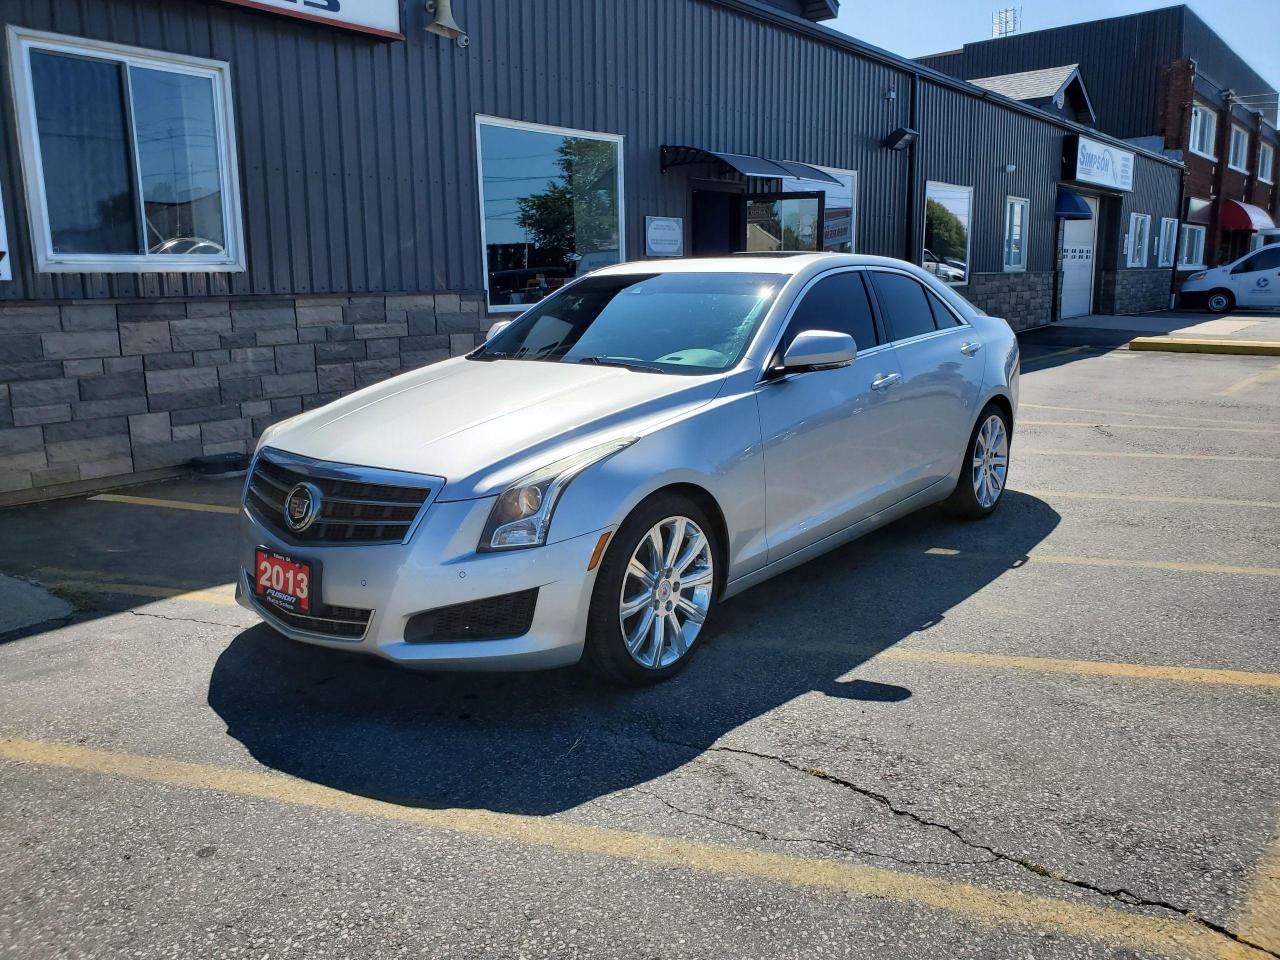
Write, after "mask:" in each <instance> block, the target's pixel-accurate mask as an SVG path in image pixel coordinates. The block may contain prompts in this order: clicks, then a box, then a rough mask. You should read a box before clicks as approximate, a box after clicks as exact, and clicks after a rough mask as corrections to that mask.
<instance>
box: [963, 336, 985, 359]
mask: <svg viewBox="0 0 1280 960" xmlns="http://www.w3.org/2000/svg"><path fill="white" fill-rule="evenodd" d="M981 349H982V344H981V343H979V342H978V341H977V340H966V341H965V342H964V343H962V344H960V352H961V353H963V354H964V355H965V356H966V357H972V356H973V355H974V354H975V353H977V352H978V351H979V350H981Z"/></svg>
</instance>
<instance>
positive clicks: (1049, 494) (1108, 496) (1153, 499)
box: [1010, 487, 1280, 510]
mask: <svg viewBox="0 0 1280 960" xmlns="http://www.w3.org/2000/svg"><path fill="white" fill-rule="evenodd" d="M1010 489H1015V490H1016V491H1017V492H1018V493H1025V494H1026V495H1027V496H1029V497H1041V498H1043V499H1045V500H1051V499H1058V500H1117V501H1121V502H1124V501H1133V502H1135V503H1181V504H1188V505H1191V506H1205V507H1244V508H1249V507H1256V508H1259V509H1268V510H1276V509H1280V501H1276V500H1233V499H1231V498H1228V497H1161V496H1154V495H1147V494H1140V493H1090V492H1087V491H1083V490H1037V489H1023V488H1021V487H1017V488H1013V487H1011V488H1010Z"/></svg>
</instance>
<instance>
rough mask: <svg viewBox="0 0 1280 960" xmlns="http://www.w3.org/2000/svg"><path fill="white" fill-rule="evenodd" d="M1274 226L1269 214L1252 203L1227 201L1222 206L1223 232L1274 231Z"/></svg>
mask: <svg viewBox="0 0 1280 960" xmlns="http://www.w3.org/2000/svg"><path fill="white" fill-rule="evenodd" d="M1275 226H1276V223H1275V221H1274V220H1272V219H1271V214H1269V213H1267V211H1265V210H1263V209H1262V208H1261V207H1255V206H1254V205H1253V204H1252V203H1245V202H1244V201H1242V200H1227V201H1225V202H1224V203H1223V204H1222V229H1223V230H1274V229H1275Z"/></svg>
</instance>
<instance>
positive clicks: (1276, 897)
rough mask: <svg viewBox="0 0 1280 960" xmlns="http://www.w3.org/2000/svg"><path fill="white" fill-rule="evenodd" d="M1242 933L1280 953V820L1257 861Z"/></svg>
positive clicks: (1243, 918)
mask: <svg viewBox="0 0 1280 960" xmlns="http://www.w3.org/2000/svg"><path fill="white" fill-rule="evenodd" d="M1240 935H1241V936H1243V937H1245V938H1246V939H1247V940H1248V941H1249V942H1250V943H1256V944H1259V945H1260V946H1263V947H1265V948H1266V949H1268V950H1270V951H1271V952H1272V953H1276V954H1280V822H1277V823H1276V827H1275V832H1274V833H1273V834H1272V836H1271V841H1270V843H1268V844H1267V849H1266V851H1265V852H1264V853H1263V855H1262V861H1261V862H1260V863H1259V864H1258V876H1257V879H1256V880H1254V884H1253V892H1252V894H1251V895H1250V897H1249V902H1248V903H1247V904H1246V905H1245V909H1244V913H1243V915H1242V916H1241V919H1240Z"/></svg>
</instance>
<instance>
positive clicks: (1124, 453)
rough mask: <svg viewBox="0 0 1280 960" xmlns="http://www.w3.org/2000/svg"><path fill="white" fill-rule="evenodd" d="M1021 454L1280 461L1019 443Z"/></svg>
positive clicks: (1261, 458)
mask: <svg viewBox="0 0 1280 960" xmlns="http://www.w3.org/2000/svg"><path fill="white" fill-rule="evenodd" d="M1017 450H1018V453H1019V454H1020V455H1022V456H1036V457H1120V458H1125V459H1132V460H1227V461H1231V462H1233V463H1251V462H1257V463H1280V457H1239V456H1233V455H1230V454H1221V455H1220V454H1214V453H1145V452H1137V451H1130V450H1052V449H1048V448H1045V447H1027V446H1025V445H1019V446H1018V448H1017Z"/></svg>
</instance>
